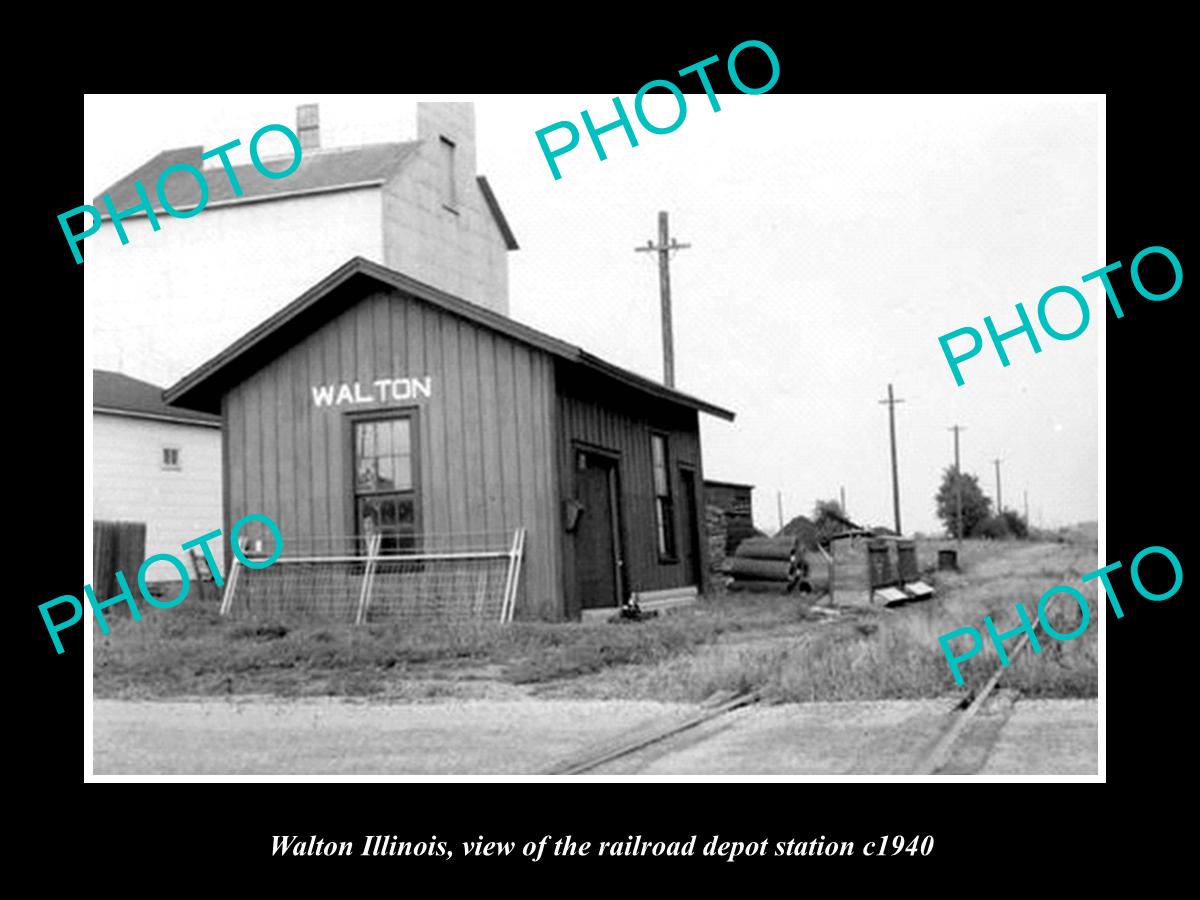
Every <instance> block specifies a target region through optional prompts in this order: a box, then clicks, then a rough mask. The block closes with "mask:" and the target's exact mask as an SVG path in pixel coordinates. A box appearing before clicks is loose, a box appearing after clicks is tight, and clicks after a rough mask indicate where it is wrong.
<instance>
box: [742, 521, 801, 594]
mask: <svg viewBox="0 0 1200 900" xmlns="http://www.w3.org/2000/svg"><path fill="white" fill-rule="evenodd" d="M807 568H808V566H807V563H805V561H804V556H803V554H802V553H801V552H800V539H799V536H797V535H793V536H790V537H773V538H768V537H753V538H747V539H746V540H744V541H742V542H741V543H740V544H738V547H737V550H736V551H734V555H733V556H732V557H730V558H729V559H728V560H727V562H726V572H727V573H728V574H729V576H730V580H729V582H728V587H729V590H731V591H758V592H766V593H776V594H779V593H785V592H787V591H790V590H792V589H793V588H795V587H796V585H797V584H798V583H799V581H800V579H801V577H802V576H803V575H805V574H806V573H807Z"/></svg>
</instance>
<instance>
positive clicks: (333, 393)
mask: <svg viewBox="0 0 1200 900" xmlns="http://www.w3.org/2000/svg"><path fill="white" fill-rule="evenodd" d="M370 385H371V387H372V388H374V390H371V389H364V388H363V382H360V381H355V382H353V383H351V384H345V383H342V384H340V385H339V384H319V385H316V386H315V387H313V389H312V397H313V405H315V406H317V407H318V408H319V407H322V406H341V405H342V404H343V403H386V402H387V401H388V400H415V399H416V398H418V397H430V396H432V395H433V378H432V376H429V375H425V376H423V377H421V378H377V379H375V380H374V381H372V382H370Z"/></svg>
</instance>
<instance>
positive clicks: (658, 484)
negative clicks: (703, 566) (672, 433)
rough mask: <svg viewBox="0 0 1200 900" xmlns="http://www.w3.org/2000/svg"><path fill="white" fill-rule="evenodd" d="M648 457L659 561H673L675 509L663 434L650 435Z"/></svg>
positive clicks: (665, 438)
mask: <svg viewBox="0 0 1200 900" xmlns="http://www.w3.org/2000/svg"><path fill="white" fill-rule="evenodd" d="M650 457H651V464H652V467H653V469H654V519H655V531H656V533H657V535H658V558H659V561H660V562H674V561H675V509H674V505H673V503H672V500H671V476H670V471H671V470H670V467H669V464H670V459H669V455H668V450H667V436H666V435H665V434H652V435H650Z"/></svg>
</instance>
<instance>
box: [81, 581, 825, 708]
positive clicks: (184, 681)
mask: <svg viewBox="0 0 1200 900" xmlns="http://www.w3.org/2000/svg"><path fill="white" fill-rule="evenodd" d="M802 608H803V607H802V606H801V604H800V603H798V601H797V600H796V598H795V597H790V596H789V597H766V598H754V599H753V600H748V599H746V598H737V599H735V600H722V601H716V602H712V603H706V604H705V606H704V608H703V611H700V610H689V611H686V612H684V613H678V614H673V615H669V616H660V617H658V618H655V619H651V620H648V621H645V622H641V623H631V622H620V623H607V622H596V623H587V624H584V623H578V622H576V623H561V624H553V623H544V622H516V623H513V624H511V625H507V626H501V625H490V624H488V625H485V624H459V625H453V626H446V627H438V628H413V627H411V626H407V625H366V626H363V627H356V626H353V625H345V624H331V623H304V622H281V621H276V620H232V621H231V620H229V619H227V618H225V617H222V616H220V615H219V614H218V613H217V612H216V610H215V609H214V608H213V607H212V605H211V604H210V605H204V604H199V603H197V604H191V605H189V604H188V603H184V604H182V605H180V606H178V607H175V608H172V609H168V610H161V609H154V608H148V609H146V610H144V611H143V612H144V616H143V619H142V621H140V622H133V621H130V620H128V619H121V618H118V617H117V616H111V617H110V624H111V625H112V633H111V634H109V635H102V634H100V632H99V629H98V628H95V631H94V637H95V642H94V648H95V656H94V670H93V671H94V682H93V684H94V692H95V695H96V696H97V697H116V698H152V697H171V696H185V695H214V694H215V695H222V694H274V695H279V696H312V695H348V696H368V695H378V694H385V693H400V694H408V693H410V692H409V691H407V690H405V689H403V688H401V687H399V686H397V685H396V682H398V681H403V680H411V679H431V678H432V679H439V678H440V679H452V678H455V677H457V676H459V675H461V674H462V672H463V671H464V669H470V668H472V667H475V668H478V667H482V666H491V667H498V668H499V672H500V678H502V679H503V680H504V681H506V682H508V683H510V684H516V685H528V684H535V683H541V682H548V681H556V680H562V679H571V678H577V677H579V676H581V675H585V674H589V673H595V672H598V671H601V670H603V669H606V668H609V667H613V666H640V665H652V664H655V663H658V662H661V661H663V660H666V659H669V658H671V657H673V656H676V655H679V654H683V653H690V652H692V651H694V649H695V648H696V647H698V646H700V645H703V644H706V643H708V642H711V641H713V640H715V639H716V638H717V637H718V636H719V635H721V634H723V633H726V632H729V633H738V632H745V631H755V630H759V631H765V630H770V629H772V628H774V627H777V626H778V625H779V624H781V623H784V622H788V621H796V620H797V619H798V618H799V617H800V615H801V610H802Z"/></svg>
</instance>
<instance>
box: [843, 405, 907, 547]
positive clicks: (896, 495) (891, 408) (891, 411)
mask: <svg viewBox="0 0 1200 900" xmlns="http://www.w3.org/2000/svg"><path fill="white" fill-rule="evenodd" d="M879 402H880V403H886V404H887V408H888V430H889V431H890V433H891V436H892V509H893V511H894V512H895V514H896V534H904V532H903V531H901V530H900V474H899V469H898V468H897V466H896V404H897V403H903V402H904V401H903V400H898V399H896V398H895V397H894V396H892V386H891V385H890V384H889V385H888V395H887V399H886V400H880V401H879ZM842 512H843V514H844V513H845V510H844V509H843V510H842Z"/></svg>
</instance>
